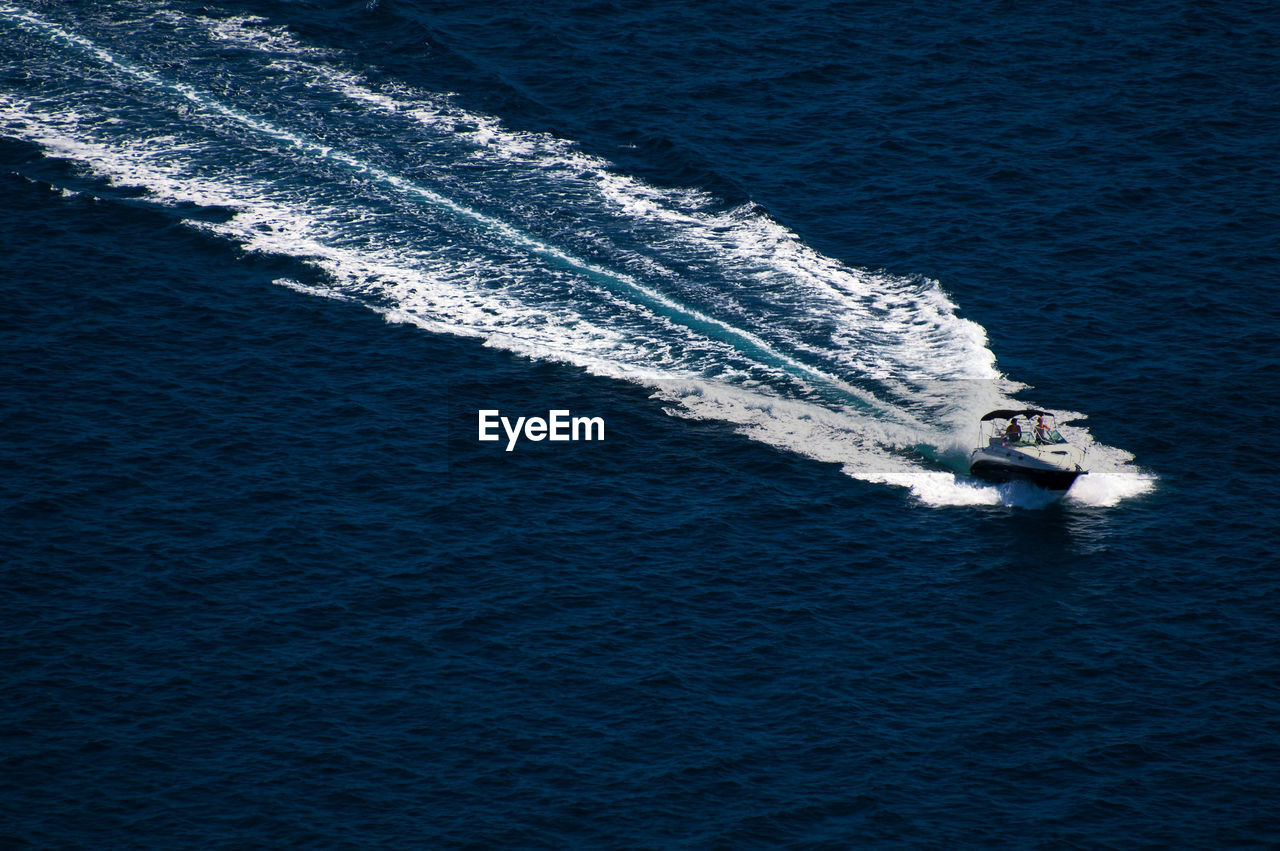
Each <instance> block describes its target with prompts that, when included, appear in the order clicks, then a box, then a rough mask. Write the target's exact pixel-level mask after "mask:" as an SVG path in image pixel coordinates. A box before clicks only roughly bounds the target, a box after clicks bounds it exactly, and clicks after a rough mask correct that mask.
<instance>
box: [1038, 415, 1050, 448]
mask: <svg viewBox="0 0 1280 851" xmlns="http://www.w3.org/2000/svg"><path fill="white" fill-rule="evenodd" d="M1036 443H1053V437H1052V436H1050V434H1049V427H1048V426H1047V425H1045V424H1044V417H1036Z"/></svg>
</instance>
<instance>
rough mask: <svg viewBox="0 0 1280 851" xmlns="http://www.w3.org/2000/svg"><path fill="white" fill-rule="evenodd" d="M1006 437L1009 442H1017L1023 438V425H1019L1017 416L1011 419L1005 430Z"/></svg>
mask: <svg viewBox="0 0 1280 851" xmlns="http://www.w3.org/2000/svg"><path fill="white" fill-rule="evenodd" d="M1004 439H1005V440H1006V441H1008V442H1009V443H1017V442H1018V441H1019V440H1022V426H1020V425H1018V418H1017V417H1014V418H1013V419H1011V420H1009V425H1008V427H1007V428H1005V430H1004Z"/></svg>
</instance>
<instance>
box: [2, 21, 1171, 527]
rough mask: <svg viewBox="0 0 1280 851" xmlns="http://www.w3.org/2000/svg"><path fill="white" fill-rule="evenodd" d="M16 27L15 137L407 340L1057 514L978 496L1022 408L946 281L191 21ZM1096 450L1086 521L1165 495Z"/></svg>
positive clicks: (289, 44) (333, 64)
mask: <svg viewBox="0 0 1280 851" xmlns="http://www.w3.org/2000/svg"><path fill="white" fill-rule="evenodd" d="M41 8H42V11H41V12H36V11H33V10H31V9H26V8H22V7H20V6H17V5H14V4H0V43H3V45H4V53H3V55H4V57H5V59H4V60H3V65H4V72H5V73H4V82H3V83H0V125H2V126H3V132H4V133H5V134H6V135H9V136H11V137H15V138H20V139H24V140H27V141H30V142H33V143H36V144H38V145H40V146H42V148H43V149H44V150H45V151H46V152H47V153H48V155H50V156H54V157H60V158H66V159H68V160H71V161H73V162H75V163H77V164H79V165H80V166H81V167H83V168H85V169H88V170H90V171H91V172H92V174H93V175H94V176H95V177H99V178H104V179H106V180H107V181H109V182H110V184H111V185H113V186H116V187H122V188H128V189H137V188H140V189H142V190H144V191H145V192H146V193H147V196H148V198H149V199H150V200H152V201H154V202H157V203H161V204H164V205H167V206H168V207H170V208H172V209H174V210H175V211H178V212H179V213H182V211H184V210H188V209H192V208H199V209H205V208H219V209H224V210H226V211H228V215H227V216H225V217H219V218H218V220H210V218H211V217H209V216H199V215H188V216H187V217H186V221H187V224H188V225H189V226H190V227H193V228H200V229H204V230H207V231H211V232H214V233H216V234H218V235H220V236H222V237H225V238H229V239H232V240H234V241H235V242H236V243H238V244H239V245H241V246H242V247H243V248H244V249H245V250H247V251H254V252H267V253H274V254H282V255H287V256H290V257H294V258H299V259H301V260H305V261H306V262H308V263H310V264H312V265H314V266H315V267H318V268H319V269H321V270H323V272H324V273H325V279H326V282H327V283H326V284H325V285H323V286H320V287H317V286H313V285H303V284H300V283H297V282H295V281H288V280H282V281H280V283H281V284H283V285H285V286H291V287H293V288H295V289H300V290H303V291H305V292H308V293H311V294H314V295H324V296H328V297H335V298H341V299H344V300H348V301H351V302H354V303H358V304H360V305H363V306H364V307H366V308H368V309H371V310H375V311H378V312H379V313H381V314H382V315H384V316H385V317H386V318H387V319H388V320H390V321H394V322H404V323H412V324H414V325H417V326H420V327H422V328H424V329H427V330H429V331H432V332H439V333H449V334H459V335H465V336H470V337H475V338H479V339H481V340H483V341H484V342H485V343H486V344H487V345H491V346H497V347H501V348H503V349H507V350H510V351H512V352H517V353H521V354H524V355H527V356H529V357H532V358H538V359H546V360H556V361H563V362H567V363H571V364H575V365H577V366H579V367H582V368H584V369H586V370H588V371H589V372H591V373H594V374H597V375H601V376H609V377H614V378H621V379H625V380H628V381H632V382H637V383H640V384H643V385H644V386H646V387H649V388H651V389H652V391H653V393H654V395H655V396H656V397H658V398H659V399H661V400H663V401H664V402H665V403H667V407H668V409H669V410H670V411H671V413H673V414H675V415H677V416H682V417H690V418H701V419H714V420H719V421H724V422H728V423H731V424H733V425H734V426H736V427H737V428H738V429H739V430H741V432H742V433H744V434H746V435H748V436H749V437H751V438H753V439H756V440H759V441H762V442H764V443H767V444H769V445H772V446H776V447H779V448H782V449H786V450H789V451H793V452H797V453H800V454H802V455H805V456H807V457H810V458H815V459H818V460H821V461H828V462H835V463H838V464H840V465H841V467H842V469H843V470H844V471H845V472H846V473H847V474H849V475H851V476H854V477H857V478H859V479H863V480H866V481H870V482H882V483H887V484H891V485H895V486H900V487H905V488H909V489H910V490H911V491H912V493H913V494H914V495H915V496H916V497H918V498H919V499H920V500H921V501H923V502H925V503H928V504H933V505H954V504H960V505H971V504H993V505H994V504H1013V505H1022V506H1035V505H1037V504H1039V500H1040V499H1041V497H1040V496H1039V495H1036V494H1028V493H1023V492H1022V490H1021V489H1017V488H1010V487H1008V486H992V485H987V484H982V483H978V482H975V481H972V480H970V479H968V478H967V477H965V476H964V475H963V471H964V469H965V466H966V459H967V454H968V451H969V449H970V448H971V446H970V444H971V442H972V440H973V437H974V435H973V434H972V431H973V426H972V424H973V422H974V421H975V420H976V418H977V417H978V416H979V415H980V414H981V413H982V412H983V411H986V410H990V409H993V408H998V407H1002V406H1013V407H1022V406H1023V405H1024V404H1025V403H1023V402H1013V401H1011V398H1012V395H1013V394H1014V393H1016V392H1018V391H1019V390H1022V389H1024V388H1022V387H1021V386H1020V385H1018V384H1016V383H1015V382H1013V381H1011V380H1008V379H1006V378H1005V377H1004V376H1002V375H1001V374H1000V373H999V372H998V370H997V369H996V366H995V357H994V355H993V354H992V352H991V351H990V349H989V348H988V346H987V340H986V334H985V331H984V330H983V329H982V328H981V326H979V325H977V324H976V323H974V322H971V321H969V320H967V319H964V318H962V317H960V316H958V315H957V312H956V308H955V305H954V304H952V302H951V301H950V300H949V299H948V297H947V296H946V294H945V293H944V292H943V290H942V289H941V287H940V286H939V285H938V284H937V282H935V281H930V280H927V279H924V278H919V277H902V276H894V275H889V274H885V273H880V272H873V271H868V270H863V269H858V268H854V267H850V266H848V265H845V264H843V263H841V262H839V261H836V260H834V259H832V258H829V257H825V256H823V255H821V254H819V253H818V252H816V251H814V250H812V249H811V248H809V247H808V246H806V245H805V244H804V243H803V242H802V241H801V240H799V239H798V238H797V237H796V236H795V234H793V233H791V232H790V231H788V230H787V229H786V228H785V227H783V226H781V225H780V224H779V223H777V222H776V221H774V220H772V219H771V218H769V217H768V216H767V215H765V214H763V213H762V212H761V211H759V210H758V209H756V208H754V207H752V206H750V205H746V206H740V207H732V208H730V207H725V206H724V205H723V204H720V203H719V202H718V201H717V200H716V199H715V198H713V197H711V196H709V195H707V194H705V193H702V192H699V191H696V190H673V189H667V188H657V187H653V186H649V185H646V184H645V183H643V182H641V181H639V180H636V179H634V178H631V177H628V176H626V175H623V174H620V173H618V172H617V170H616V169H615V168H613V167H612V166H611V165H610V163H608V162H606V161H604V160H602V159H599V158H597V157H593V156H590V155H588V154H585V153H583V152H582V151H581V150H579V149H578V148H576V147H575V146H574V145H573V144H572V143H571V142H567V141H564V140H561V139H557V138H554V137H551V136H547V135H540V134H531V133H520V132H514V131H511V130H508V129H505V128H504V127H503V126H502V124H501V123H500V122H499V121H498V120H497V119H495V118H492V117H490V116H484V115H478V114H475V113H473V112H469V111H467V110H465V109H461V108H459V107H458V106H456V105H455V104H454V103H453V102H452V100H451V98H450V97H449V96H447V95H440V94H435V93H431V92H423V91H418V90H415V89H414V88H413V87H411V86H409V85H405V84H403V83H398V82H395V81H390V82H383V81H380V82H377V83H375V82H373V81H371V80H369V79H367V78H366V77H365V76H364V75H362V74H361V73H360V72H359V71H357V70H355V69H353V68H352V67H351V65H350V63H349V61H348V60H347V58H346V57H344V56H343V55H342V54H341V53H339V52H336V51H332V50H328V49H322V48H318V47H314V46H311V45H307V44H305V43H303V42H301V41H299V40H298V39H296V38H295V37H294V36H293V35H291V34H290V33H289V32H288V31H287V30H286V29H284V28H281V27H276V26H272V25H271V24H269V23H268V22H267V21H265V20H262V19H259V18H253V17H244V16H227V17H218V16H215V15H214V14H211V13H210V12H209V11H208V10H203V9H201V7H198V6H191V7H189V8H188V7H187V6H186V5H184V4H181V3H174V4H171V5H170V6H168V7H167V8H161V9H157V8H156V7H155V5H154V4H152V3H142V2H132V3H129V2H125V3H118V4H112V6H111V8H110V9H108V10H91V9H90V10H74V11H73V10H67V9H59V10H57V11H56V12H54V11H50V10H47V9H44V7H41ZM1054 413H1055V414H1056V415H1057V417H1058V420H1059V421H1060V422H1062V423H1065V424H1064V425H1063V426H1062V431H1063V433H1064V435H1065V436H1066V437H1067V439H1068V440H1070V441H1071V442H1072V443H1074V444H1076V445H1077V446H1081V447H1082V448H1085V449H1087V451H1088V463H1087V466H1088V467H1089V468H1090V475H1088V476H1086V477H1084V478H1082V479H1081V480H1080V481H1079V482H1078V483H1077V485H1076V486H1075V487H1074V488H1073V489H1072V490H1071V491H1070V492H1069V495H1068V497H1067V499H1069V500H1072V501H1076V502H1079V503H1084V504H1088V505H1110V504H1114V503H1116V502H1118V501H1120V500H1122V499H1125V498H1127V497H1131V496H1134V495H1137V494H1140V493H1143V492H1145V491H1147V490H1149V489H1150V488H1151V487H1152V486H1153V479H1152V478H1151V477H1150V476H1147V475H1145V474H1143V473H1141V472H1139V471H1138V470H1136V469H1135V468H1134V467H1132V465H1131V463H1130V462H1131V461H1132V457H1131V456H1130V455H1129V454H1128V453H1126V452H1124V451H1123V450H1120V449H1117V448H1114V447H1107V446H1103V445H1101V444H1098V443H1096V442H1095V441H1094V440H1093V439H1092V437H1091V436H1090V435H1089V433H1088V431H1087V429H1085V428H1083V427H1082V426H1079V425H1076V426H1074V427H1073V426H1072V425H1070V423H1071V422H1073V421H1074V422H1076V423H1078V422H1079V421H1080V420H1082V419H1083V415H1081V414H1078V413H1073V412H1067V411H1055V412H1054Z"/></svg>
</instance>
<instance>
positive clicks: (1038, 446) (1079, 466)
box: [969, 408, 1087, 491]
mask: <svg viewBox="0 0 1280 851" xmlns="http://www.w3.org/2000/svg"><path fill="white" fill-rule="evenodd" d="M1019 418H1022V419H1023V420H1025V423H1020V422H1019V421H1018V420H1019ZM978 430H979V432H978V448H977V449H975V450H973V454H971V455H970V456H969V475H971V476H975V477H976V478H979V479H984V480H986V481H988V482H995V483H997V484H1000V483H1004V482H1012V481H1024V482H1030V483H1031V484H1033V485H1036V486H1037V487H1041V488H1044V489H1045V490H1051V491H1065V490H1066V489H1067V488H1069V487H1071V485H1072V484H1074V483H1075V480H1076V479H1077V478H1079V477H1080V476H1082V475H1084V474H1085V473H1086V472H1087V471H1086V470H1085V469H1084V450H1082V449H1079V448H1078V447H1075V446H1072V445H1071V444H1070V443H1067V441H1066V439H1065V438H1063V436H1062V435H1061V434H1059V433H1058V429H1057V427H1056V426H1055V425H1054V421H1053V415H1052V414H1050V413H1049V412H1048V411H1038V410H1036V409H1035V408H1024V409H1022V410H1005V409H1001V410H998V411H992V412H991V413H989V414H987V415H986V416H984V417H983V418H982V419H981V420H979V422H978Z"/></svg>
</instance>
